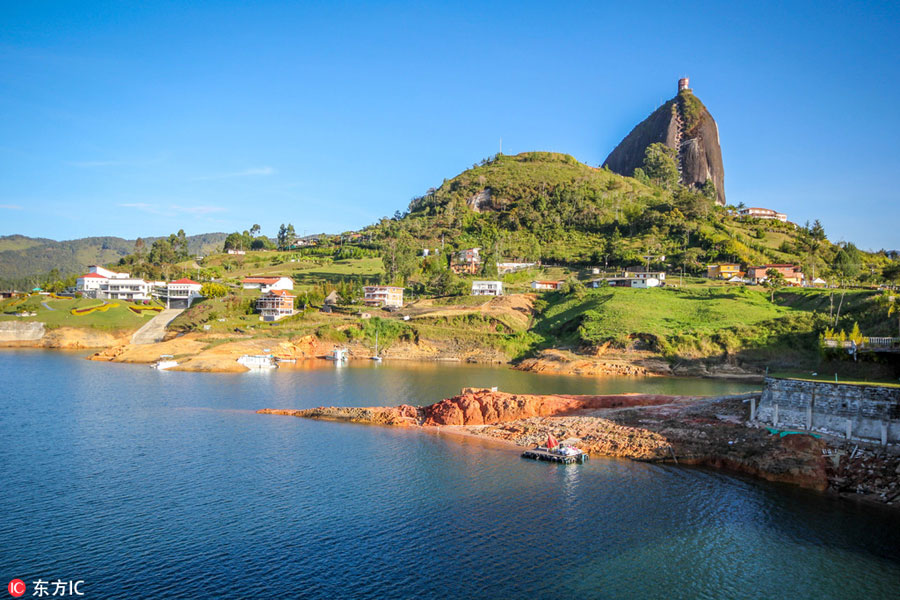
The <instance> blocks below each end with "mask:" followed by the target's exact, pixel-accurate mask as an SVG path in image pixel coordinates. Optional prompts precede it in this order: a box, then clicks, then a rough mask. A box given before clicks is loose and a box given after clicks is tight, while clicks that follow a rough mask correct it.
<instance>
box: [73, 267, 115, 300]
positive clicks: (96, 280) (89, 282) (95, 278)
mask: <svg viewBox="0 0 900 600" xmlns="http://www.w3.org/2000/svg"><path fill="white" fill-rule="evenodd" d="M108 281H109V278H108V277H104V276H103V275H100V274H99V273H85V274H84V275H82V276H80V277H79V278H78V279H76V280H75V290H76V291H78V292H81V293H82V294H84V295H85V296H87V297H88V298H96V297H97V294H98V293H99V292H100V285H101V284H104V283H107V282H108Z"/></svg>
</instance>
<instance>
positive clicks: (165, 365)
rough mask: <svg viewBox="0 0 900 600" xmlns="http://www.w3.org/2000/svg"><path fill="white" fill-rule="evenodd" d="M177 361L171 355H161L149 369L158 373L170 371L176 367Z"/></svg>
mask: <svg viewBox="0 0 900 600" xmlns="http://www.w3.org/2000/svg"><path fill="white" fill-rule="evenodd" d="M177 366H178V361H176V360H175V357H174V356H172V355H171V354H163V355H161V356H160V357H159V360H158V361H156V362H155V363H153V364H152V365H150V368H151V369H157V370H160V371H165V370H166V369H171V368H172V367H177Z"/></svg>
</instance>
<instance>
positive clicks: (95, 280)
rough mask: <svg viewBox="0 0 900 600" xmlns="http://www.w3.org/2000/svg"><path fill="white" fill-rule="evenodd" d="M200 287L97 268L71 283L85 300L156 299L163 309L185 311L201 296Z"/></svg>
mask: <svg viewBox="0 0 900 600" xmlns="http://www.w3.org/2000/svg"><path fill="white" fill-rule="evenodd" d="M200 287H201V285H200V284H199V283H197V282H196V281H192V280H190V279H187V278H182V279H178V280H177V281H169V282H166V281H147V280H145V279H141V278H138V277H132V276H131V275H130V274H129V273H120V272H117V271H111V270H109V269H105V268H103V267H101V266H98V265H92V266H90V267H88V272H87V273H85V274H84V275H82V276H80V277H78V278H77V279H76V280H75V291H76V292H79V293H81V294H82V295H83V296H85V297H87V298H96V299H102V300H128V301H131V302H142V301H149V300H151V299H152V298H159V299H160V300H161V301H164V302H165V303H166V306H167V307H176V308H178V307H184V308H187V307H189V306H190V305H191V303H192V302H193V301H194V300H196V299H197V298H200V297H201V294H200Z"/></svg>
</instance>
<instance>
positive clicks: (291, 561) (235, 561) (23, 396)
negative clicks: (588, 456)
mask: <svg viewBox="0 0 900 600" xmlns="http://www.w3.org/2000/svg"><path fill="white" fill-rule="evenodd" d="M313 366H314V368H310V369H302V368H295V369H279V370H278V371H277V372H274V373H266V374H263V375H249V374H223V375H209V374H197V373H177V372H176V373H167V372H158V371H155V370H152V369H149V368H146V367H139V366H131V365H115V364H107V363H92V362H88V361H84V360H80V359H79V358H78V357H77V356H73V355H67V354H63V353H42V352H3V353H0V384H2V389H3V391H4V393H3V394H2V395H0V432H2V435H0V467H2V468H3V472H4V475H5V479H4V485H3V486H2V487H0V539H2V540H3V543H0V564H2V565H4V566H5V568H6V569H7V575H8V576H9V578H12V577H14V576H15V577H20V578H22V579H23V580H25V581H26V582H29V584H30V582H31V581H34V580H36V579H37V578H38V577H42V578H44V579H45V580H47V579H48V578H53V579H56V578H62V579H64V580H68V579H84V580H85V582H86V586H85V588H84V589H86V590H87V591H88V592H89V593H90V596H86V597H97V598H138V597H140V598H145V597H166V598H207V597H234V598H246V597H256V596H259V597H266V598H280V597H289V598H412V597H417V598H436V597H440V598H551V597H552V598H576V597H577V598H601V597H602V598H774V597H783V596H787V597H798V598H870V599H871V598H892V597H896V590H897V583H898V582H900V562H898V556H900V541H898V536H897V535H896V532H897V531H898V530H900V522H898V519H897V517H896V516H895V515H893V514H890V513H884V512H874V511H872V510H870V509H864V508H860V507H855V506H853V505H848V504H845V503H843V502H837V501H833V500H829V499H827V498H824V497H822V496H820V495H818V494H815V493H812V492H808V491H804V490H798V489H795V488H787V487H783V486H776V485H770V484H765V483H760V482H756V481H750V480H747V479H744V478H735V477H730V476H728V475H726V474H723V473H721V472H709V471H705V470H701V469H691V468H679V467H673V466H667V465H652V464H643V463H634V462H628V461H622V460H598V459H594V460H591V461H589V462H588V463H587V464H585V465H577V466H570V467H566V466H559V465H555V464H546V463H536V462H533V461H527V460H522V459H521V458H519V455H518V452H517V451H515V450H514V449H512V448H510V447H509V446H506V445H503V444H498V443H493V442H489V441H484V440H480V439H473V438H467V437H462V436H451V435H446V434H435V433H424V432H421V431H417V430H413V429H402V428H381V427H368V426H359V425H347V424H342V423H333V422H321V421H307V420H303V419H291V418H279V417H271V416H263V415H256V414H254V412H253V411H254V410H255V409H257V408H260V407H264V406H276V407H285V408H304V407H312V406H318V405H327V404H345V405H355V406H363V405H385V404H399V403H412V404H425V403H430V402H434V401H435V400H438V399H440V398H443V397H446V396H449V395H451V394H454V393H456V392H458V390H459V388H461V387H463V386H467V385H472V386H492V385H496V386H498V387H500V388H501V389H504V390H508V391H514V392H563V393H612V392H632V391H633V392H646V391H652V392H658V393H688V394H701V393H708V394H717V393H730V392H738V391H743V390H745V389H747V386H745V385H742V384H731V383H723V382H716V381H698V380H666V379H662V378H650V379H578V378H571V377H550V376H541V375H534V374H529V373H519V372H515V371H511V370H508V369H502V368H491V367H483V366H470V365H446V364H427V365H420V364H410V363H402V364H392V363H384V364H381V365H377V364H374V363H370V362H361V363H353V362H351V363H350V364H349V365H348V366H346V367H345V368H342V369H335V368H334V367H333V365H330V364H327V363H316V364H315V365H313ZM248 589H252V590H253V591H248Z"/></svg>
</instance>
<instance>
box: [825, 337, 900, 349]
mask: <svg viewBox="0 0 900 600" xmlns="http://www.w3.org/2000/svg"><path fill="white" fill-rule="evenodd" d="M822 346H824V347H825V348H841V349H847V350H853V349H854V348H855V349H856V350H857V351H860V352H863V351H870V352H900V337H867V338H863V340H862V342H860V343H855V342H854V341H853V340H836V339H834V338H825V339H824V340H822Z"/></svg>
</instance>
